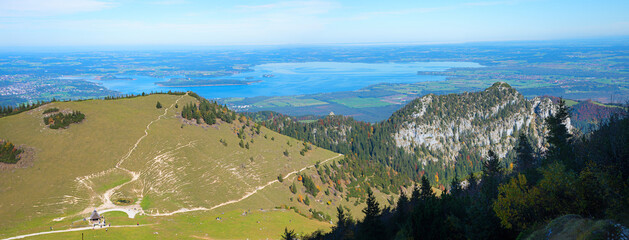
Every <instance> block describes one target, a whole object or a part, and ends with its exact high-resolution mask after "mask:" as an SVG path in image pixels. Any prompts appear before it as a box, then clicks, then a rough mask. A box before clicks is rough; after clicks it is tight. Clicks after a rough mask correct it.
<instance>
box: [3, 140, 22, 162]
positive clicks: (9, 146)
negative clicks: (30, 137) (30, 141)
mask: <svg viewBox="0 0 629 240" xmlns="http://www.w3.org/2000/svg"><path fill="white" fill-rule="evenodd" d="M0 144H1V146H2V147H1V148H0V162H3V163H10V164H14V163H17V162H18V161H20V157H19V155H20V153H22V152H24V151H22V149H19V148H17V147H15V145H13V143H11V142H9V141H0Z"/></svg>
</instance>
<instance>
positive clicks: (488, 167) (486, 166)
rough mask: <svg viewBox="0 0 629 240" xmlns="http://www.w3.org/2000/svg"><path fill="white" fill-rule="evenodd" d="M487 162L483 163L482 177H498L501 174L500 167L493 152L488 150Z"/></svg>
mask: <svg viewBox="0 0 629 240" xmlns="http://www.w3.org/2000/svg"><path fill="white" fill-rule="evenodd" d="M487 156H488V158H487V161H485V162H483V175H484V176H490V177H494V176H499V175H501V174H502V171H503V169H502V165H500V160H499V159H498V155H496V153H494V151H492V150H489V152H488V153H487Z"/></svg>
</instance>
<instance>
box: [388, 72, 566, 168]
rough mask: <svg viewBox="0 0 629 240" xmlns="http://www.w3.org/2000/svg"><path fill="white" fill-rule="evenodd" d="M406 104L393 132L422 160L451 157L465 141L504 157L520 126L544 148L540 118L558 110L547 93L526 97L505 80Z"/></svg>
mask: <svg viewBox="0 0 629 240" xmlns="http://www.w3.org/2000/svg"><path fill="white" fill-rule="evenodd" d="M407 107H408V108H411V109H407V111H408V110H410V112H411V114H407V116H409V117H407V118H406V119H405V121H403V123H402V124H401V125H400V126H399V127H398V128H397V131H396V132H395V133H394V136H393V137H394V139H395V144H396V145H397V146H398V147H402V148H404V149H405V150H406V151H409V152H415V153H416V155H417V157H418V160H419V161H421V162H422V163H423V164H426V163H427V162H428V161H439V160H443V161H444V163H449V162H454V161H455V159H456V157H457V155H458V154H459V152H460V151H461V149H463V148H464V147H466V148H467V149H474V150H475V151H479V153H481V155H482V156H485V155H486V153H487V151H489V150H493V151H494V152H496V153H497V154H498V155H499V156H500V157H504V156H505V155H506V154H507V153H508V152H509V151H510V150H512V149H513V147H514V146H515V144H516V142H517V137H518V135H519V133H520V132H524V133H525V134H527V135H528V136H529V137H530V138H531V139H532V140H533V144H535V145H537V147H538V148H541V149H543V148H544V142H543V139H544V136H545V133H546V129H545V126H544V119H545V118H546V117H548V116H550V115H551V114H554V113H555V111H556V110H557V106H556V105H555V104H553V103H552V101H551V100H550V99H548V98H539V97H537V98H534V99H531V100H528V99H525V98H524V96H522V95H521V94H520V93H518V92H517V91H515V89H513V88H511V87H510V86H509V85H508V84H506V83H496V84H494V85H493V86H492V87H490V88H488V89H486V90H485V91H482V92H476V93H462V94H449V95H442V96H436V95H427V96H424V97H422V98H419V99H416V100H415V101H413V102H412V103H411V104H409V105H408V106H407ZM567 124H568V127H569V129H570V125H569V124H570V123H569V122H568V123H567Z"/></svg>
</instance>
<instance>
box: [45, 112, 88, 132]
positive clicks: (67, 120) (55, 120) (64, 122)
mask: <svg viewBox="0 0 629 240" xmlns="http://www.w3.org/2000/svg"><path fill="white" fill-rule="evenodd" d="M83 119H85V114H83V113H81V112H79V111H72V112H71V113H68V114H64V113H57V114H54V115H51V116H47V117H44V124H46V125H49V127H50V128H51V129H58V128H66V127H68V126H69V125H70V124H72V123H79V122H81V121H83Z"/></svg>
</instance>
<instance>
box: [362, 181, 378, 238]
mask: <svg viewBox="0 0 629 240" xmlns="http://www.w3.org/2000/svg"><path fill="white" fill-rule="evenodd" d="M380 212H381V209H380V204H379V203H378V201H376V197H375V196H374V195H373V191H371V188H367V207H365V208H364V209H363V213H364V214H365V218H364V219H363V224H362V227H363V229H362V231H361V233H362V234H363V236H362V239H382V235H383V234H382V223H381V222H380Z"/></svg>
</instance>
